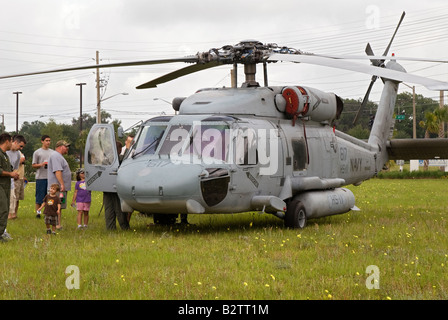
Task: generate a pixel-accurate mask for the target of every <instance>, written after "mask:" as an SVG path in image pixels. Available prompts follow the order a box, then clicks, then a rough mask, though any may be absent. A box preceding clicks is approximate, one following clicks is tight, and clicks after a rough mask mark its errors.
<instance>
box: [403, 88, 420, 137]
mask: <svg viewBox="0 0 448 320" xmlns="http://www.w3.org/2000/svg"><path fill="white" fill-rule="evenodd" d="M402 83H403V84H404V85H405V86H406V87H408V88H411V89H412V118H413V119H412V138H413V139H416V138H417V116H416V114H415V86H412V87H411V86H410V85H407V84H406V83H404V82H402Z"/></svg>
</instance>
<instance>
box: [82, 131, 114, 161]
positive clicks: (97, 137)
mask: <svg viewBox="0 0 448 320" xmlns="http://www.w3.org/2000/svg"><path fill="white" fill-rule="evenodd" d="M89 143H90V148H89V151H88V153H87V161H88V163H89V164H91V165H101V166H110V165H112V164H113V163H114V162H115V156H116V152H115V149H116V146H115V140H114V133H113V132H111V129H110V128H109V127H96V128H93V129H92V132H90V138H89Z"/></svg>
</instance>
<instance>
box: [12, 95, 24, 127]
mask: <svg viewBox="0 0 448 320" xmlns="http://www.w3.org/2000/svg"><path fill="white" fill-rule="evenodd" d="M12 94H15V95H16V133H17V134H19V94H22V92H18V91H17V92H13V93H12Z"/></svg>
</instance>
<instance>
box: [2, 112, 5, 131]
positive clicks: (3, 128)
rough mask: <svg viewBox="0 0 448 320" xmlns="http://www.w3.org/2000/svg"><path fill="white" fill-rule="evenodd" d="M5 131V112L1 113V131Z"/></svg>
mask: <svg viewBox="0 0 448 320" xmlns="http://www.w3.org/2000/svg"><path fill="white" fill-rule="evenodd" d="M3 132H5V114H4V113H2V133H3Z"/></svg>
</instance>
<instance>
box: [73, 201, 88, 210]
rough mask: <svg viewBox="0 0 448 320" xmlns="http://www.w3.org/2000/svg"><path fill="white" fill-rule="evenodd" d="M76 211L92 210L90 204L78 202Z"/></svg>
mask: <svg viewBox="0 0 448 320" xmlns="http://www.w3.org/2000/svg"><path fill="white" fill-rule="evenodd" d="M76 210H78V211H89V210H90V202H77V203H76Z"/></svg>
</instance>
